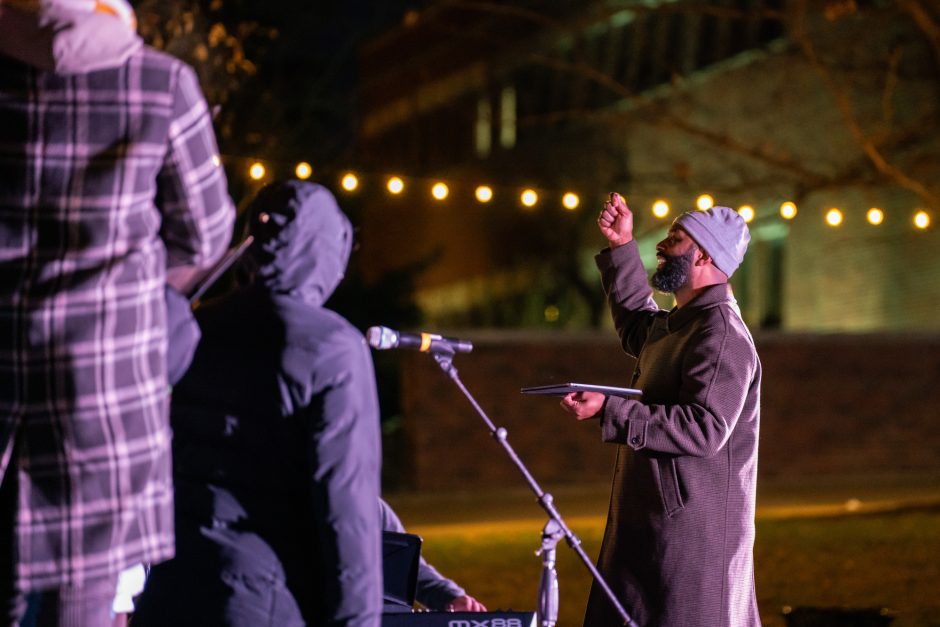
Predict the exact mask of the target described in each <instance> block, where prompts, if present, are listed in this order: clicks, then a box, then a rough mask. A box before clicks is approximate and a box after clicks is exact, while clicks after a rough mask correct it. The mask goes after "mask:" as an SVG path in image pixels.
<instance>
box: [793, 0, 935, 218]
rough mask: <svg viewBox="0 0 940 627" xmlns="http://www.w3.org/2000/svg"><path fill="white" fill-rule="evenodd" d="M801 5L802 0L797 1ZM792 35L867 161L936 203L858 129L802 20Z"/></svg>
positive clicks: (849, 103)
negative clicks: (827, 91)
mask: <svg viewBox="0 0 940 627" xmlns="http://www.w3.org/2000/svg"><path fill="white" fill-rule="evenodd" d="M800 4H803V5H804V6H805V0H804V1H803V2H801V3H800ZM801 19H805V11H804V12H802V13H801ZM792 36H793V37H794V39H795V41H796V42H797V43H798V44H799V46H800V48H801V49H802V50H803V54H804V55H805V56H806V58H807V60H809V62H810V64H811V65H812V66H813V68H814V69H815V70H816V71H817V72H818V73H819V75H820V76H821V77H822V79H823V81H824V82H825V83H826V86H827V87H828V88H829V91H830V93H831V94H832V96H833V98H834V99H835V101H836V106H837V107H838V108H839V112H840V113H841V114H842V118H843V121H844V122H845V125H846V128H848V130H849V133H851V135H852V137H853V138H854V139H855V142H856V143H857V144H858V146H859V148H861V150H862V152H863V153H864V154H865V155H866V156H867V157H868V159H869V161H870V162H871V164H872V165H873V166H874V167H875V168H876V169H877V170H878V171H879V172H881V173H882V174H884V175H885V176H887V177H888V178H890V179H891V180H893V181H894V182H895V183H897V184H898V185H900V186H901V187H903V188H905V189H907V190H910V191H912V192H914V193H915V194H917V195H918V196H920V198H921V199H923V200H924V201H925V202H927V203H928V204H930V205H932V206H935V207H936V206H940V196H937V194H936V193H934V192H933V191H932V190H931V189H929V188H928V187H927V186H926V185H924V184H923V183H921V182H920V181H918V180H916V179H914V178H912V177H910V176H908V175H907V174H906V173H905V172H903V171H902V170H900V169H899V168H897V167H896V166H894V165H893V164H891V163H890V162H889V161H888V159H887V158H886V157H885V156H884V154H883V153H882V151H881V150H879V149H878V146H877V145H876V143H875V141H874V140H873V139H872V138H871V137H868V136H867V135H866V134H865V132H864V131H863V130H862V127H861V124H860V123H859V121H858V118H857V116H856V115H855V111H854V109H853V107H852V100H851V97H850V95H849V93H848V90H847V89H845V88H844V87H842V86H841V85H840V84H839V82H838V81H837V80H836V78H835V77H834V76H833V74H832V71H831V70H830V68H829V67H828V66H827V65H826V64H825V63H824V62H823V61H822V60H821V59H820V58H819V55H818V54H817V52H816V47H815V45H814V44H813V41H812V39H811V38H810V36H809V35H808V34H807V33H806V29H805V23H798V24H796V25H795V28H793V30H792Z"/></svg>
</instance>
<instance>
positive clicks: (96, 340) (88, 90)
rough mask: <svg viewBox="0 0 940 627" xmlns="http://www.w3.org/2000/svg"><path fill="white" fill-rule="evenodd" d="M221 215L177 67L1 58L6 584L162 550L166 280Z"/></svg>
mask: <svg viewBox="0 0 940 627" xmlns="http://www.w3.org/2000/svg"><path fill="white" fill-rule="evenodd" d="M233 219H234V210H233V207H232V203H231V200H230V199H229V197H228V195H227V189H226V181H225V176H224V172H223V170H222V168H221V167H220V165H219V159H218V154H217V148H216V144H215V138H214V134H213V131H212V125H211V118H210V116H209V113H208V110H207V107H206V103H205V100H204V98H203V96H202V93H201V91H200V89H199V85H198V83H197V80H196V77H195V74H194V72H193V71H192V69H191V68H189V67H188V66H186V65H184V64H183V63H181V62H179V61H177V60H175V59H173V58H172V57H169V56H167V55H164V54H162V53H159V52H156V51H154V50H152V49H148V48H146V47H140V48H138V49H137V50H136V52H134V53H133V54H131V55H130V57H129V58H128V59H127V60H126V61H124V62H123V63H122V64H120V65H118V66H116V67H112V68H109V69H102V70H99V71H94V72H89V73H81V74H72V75H59V74H54V73H52V72H44V71H40V70H38V69H36V68H32V67H30V66H27V65H24V64H22V63H20V62H18V61H14V60H12V59H10V58H7V57H3V56H0V473H15V477H16V483H17V488H18V492H19V502H18V508H17V512H16V514H15V522H14V525H15V531H16V538H17V541H18V544H17V546H16V553H17V558H16V576H17V579H18V582H19V584H20V586H21V587H23V588H25V589H41V588H47V587H54V586H59V585H63V584H80V583H82V582H83V581H85V580H87V579H89V578H94V577H100V576H106V575H110V574H116V573H117V572H118V571H120V570H121V569H122V568H124V567H125V566H127V565H129V564H133V563H135V562H158V561H161V560H163V559H166V558H169V557H170V556H171V555H172V554H173V502H172V501H173V499H172V484H171V472H170V471H171V467H170V429H169V423H168V415H167V412H168V387H167V379H166V345H167V338H166V327H165V318H166V307H165V304H164V281H165V274H166V270H167V268H172V267H174V266H182V265H191V266H197V267H198V266H206V265H209V264H211V263H212V262H213V261H214V260H215V259H216V258H217V257H218V256H219V255H220V254H221V253H222V252H223V251H224V248H225V246H227V244H228V241H229V238H230V236H231V229H232V222H233Z"/></svg>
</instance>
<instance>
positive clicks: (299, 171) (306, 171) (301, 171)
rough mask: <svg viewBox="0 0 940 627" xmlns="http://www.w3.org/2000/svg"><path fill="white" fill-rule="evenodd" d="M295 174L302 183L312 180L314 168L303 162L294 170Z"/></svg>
mask: <svg viewBox="0 0 940 627" xmlns="http://www.w3.org/2000/svg"><path fill="white" fill-rule="evenodd" d="M294 174H296V175H297V178H299V179H300V180H301V181H305V180H307V179H308V178H310V175H311V174H313V168H312V167H310V164H309V163H307V162H306V161H301V162H300V163H298V164H297V167H296V168H294Z"/></svg>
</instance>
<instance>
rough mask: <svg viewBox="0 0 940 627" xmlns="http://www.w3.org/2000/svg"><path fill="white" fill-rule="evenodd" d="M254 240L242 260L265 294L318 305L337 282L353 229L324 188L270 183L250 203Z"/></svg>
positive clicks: (343, 270)
mask: <svg viewBox="0 0 940 627" xmlns="http://www.w3.org/2000/svg"><path fill="white" fill-rule="evenodd" d="M248 233H249V234H251V235H253V236H254V238H255V241H254V243H253V244H252V245H251V248H250V249H249V251H248V255H247V256H248V258H247V259H246V262H247V263H248V266H249V268H250V270H251V274H252V275H253V281H254V283H255V284H258V285H261V286H263V287H264V288H265V289H266V290H267V291H268V292H269V293H271V294H278V295H286V296H291V297H292V298H297V299H299V300H303V301H304V302H306V303H308V304H311V305H314V306H318V307H319V306H321V305H323V303H324V302H326V300H327V299H328V298H329V297H330V295H331V294H332V293H333V290H335V289H336V286H337V285H339V282H340V281H341V280H342V278H343V273H344V272H345V271H346V264H347V262H348V261H349V254H350V251H351V250H352V243H353V229H352V225H351V224H350V222H349V220H348V219H347V218H346V215H345V214H344V213H343V212H342V210H340V208H339V205H338V204H336V199H335V198H334V197H333V194H331V193H330V192H329V190H327V189H326V188H325V187H323V186H321V185H317V184H315V183H306V182H303V181H285V182H278V183H272V184H270V185H268V186H267V187H265V188H263V189H262V190H261V191H260V192H258V195H257V196H256V197H255V198H254V200H252V201H251V204H250V205H249V206H248Z"/></svg>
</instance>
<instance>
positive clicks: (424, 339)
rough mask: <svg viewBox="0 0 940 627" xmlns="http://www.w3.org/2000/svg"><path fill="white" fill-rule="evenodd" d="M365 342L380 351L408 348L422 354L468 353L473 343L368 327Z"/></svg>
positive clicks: (433, 334) (428, 334)
mask: <svg viewBox="0 0 940 627" xmlns="http://www.w3.org/2000/svg"><path fill="white" fill-rule="evenodd" d="M366 341H368V342H369V346H371V347H372V348H374V349H376V350H380V351H384V350H388V349H390V348H409V349H411V350H417V351H421V352H422V353H427V352H431V353H437V352H453V353H469V352H470V351H472V350H473V343H472V342H470V341H469V340H458V339H457V338H453V337H441V336H440V335H437V334H435V333H399V332H398V331H394V330H392V329H389V328H388V327H369V328H368V329H367V330H366Z"/></svg>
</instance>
